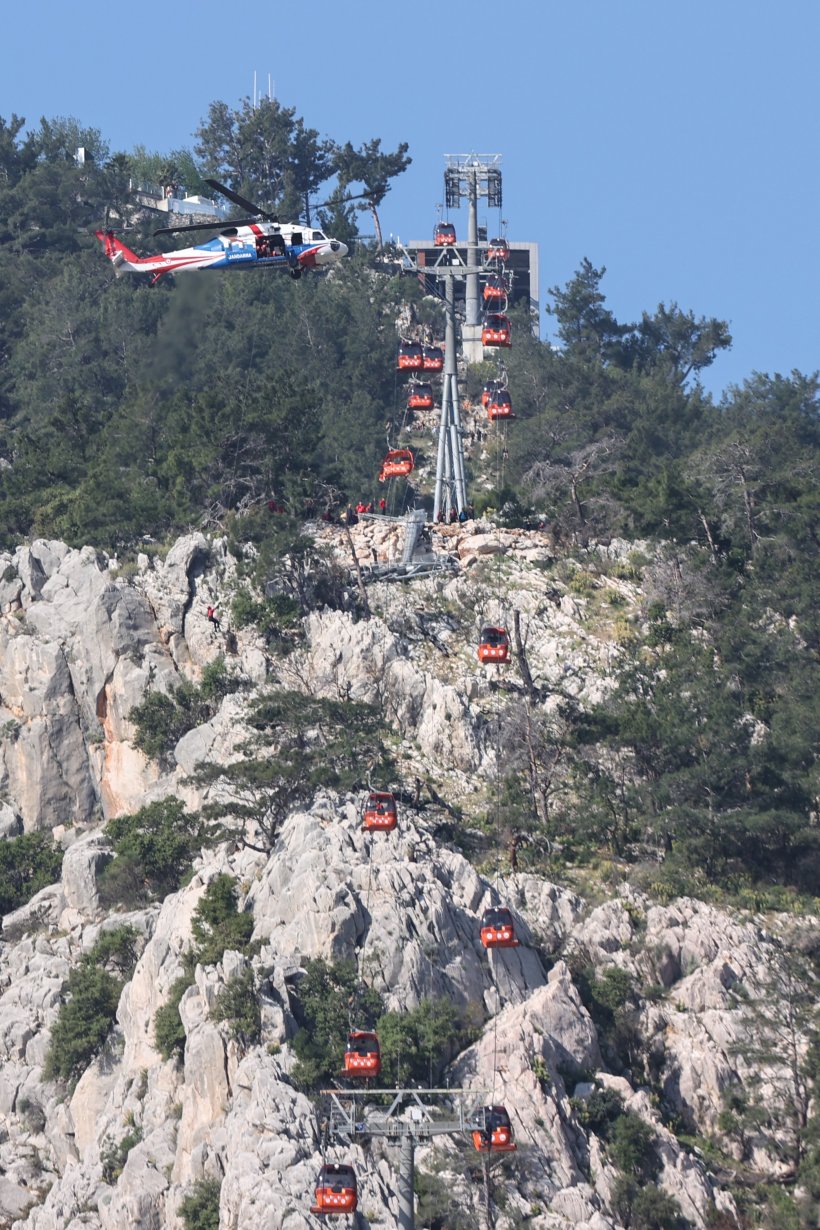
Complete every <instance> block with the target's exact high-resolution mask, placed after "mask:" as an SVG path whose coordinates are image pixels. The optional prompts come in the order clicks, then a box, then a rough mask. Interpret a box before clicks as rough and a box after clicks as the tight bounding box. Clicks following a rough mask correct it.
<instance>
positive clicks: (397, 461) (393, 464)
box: [379, 448, 416, 483]
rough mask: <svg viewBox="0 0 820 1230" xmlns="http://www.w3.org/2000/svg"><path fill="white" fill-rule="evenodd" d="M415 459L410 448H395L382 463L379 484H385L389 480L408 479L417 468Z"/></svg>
mask: <svg viewBox="0 0 820 1230" xmlns="http://www.w3.org/2000/svg"><path fill="white" fill-rule="evenodd" d="M415 464H416V463H415V459H414V457H413V454H412V453H411V452H410V449H409V448H393V449H391V450H390V452H389V453H388V454H387V456H386V457H385V459H384V461H383V462H382V468H381V470H380V471H379V482H380V483H383V482H384V481H385V479H387V478H406V477H407V475H408V474H410V473H412V470H413V467H414V466H415Z"/></svg>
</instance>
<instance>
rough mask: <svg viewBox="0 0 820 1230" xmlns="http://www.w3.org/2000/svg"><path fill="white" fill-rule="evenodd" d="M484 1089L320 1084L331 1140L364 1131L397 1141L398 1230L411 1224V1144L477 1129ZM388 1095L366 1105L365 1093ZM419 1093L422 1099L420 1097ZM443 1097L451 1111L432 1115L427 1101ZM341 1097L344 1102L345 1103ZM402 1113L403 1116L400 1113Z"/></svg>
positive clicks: (350, 1138) (360, 1136) (481, 1123)
mask: <svg viewBox="0 0 820 1230" xmlns="http://www.w3.org/2000/svg"><path fill="white" fill-rule="evenodd" d="M489 1092H490V1091H489V1090H488V1089H377V1090H374V1091H372V1092H370V1091H365V1090H350V1091H344V1092H342V1091H341V1090H338V1089H323V1090H322V1096H323V1097H327V1098H329V1099H330V1114H329V1118H328V1122H327V1131H328V1136H329V1137H330V1138H331V1139H332V1140H346V1141H348V1142H349V1143H351V1144H353V1143H355V1142H356V1141H357V1140H362V1139H364V1138H365V1137H374V1136H375V1137H380V1138H381V1139H383V1140H386V1141H387V1143H388V1144H393V1145H398V1147H399V1182H398V1201H399V1220H398V1227H399V1230H414V1228H415V1224H416V1223H415V1211H414V1207H413V1179H414V1169H415V1150H416V1145H417V1144H427V1143H429V1142H430V1141H431V1140H432V1139H433V1137H434V1136H457V1135H469V1134H470V1133H472V1132H475V1131H481V1130H483V1127H484V1121H483V1119H482V1118H481V1116H480V1114H479V1109H478V1108H479V1105H480V1098H481V1096H483V1095H486V1094H488V1093H489ZM376 1094H378V1096H379V1097H382V1096H384V1095H392V1098H393V1100H392V1102H391V1103H390V1104H389V1106H388V1107H386V1108H382V1107H372V1106H371V1107H368V1106H366V1105H365V1102H366V1101H367V1099H370V1101H371V1102H372V1100H373V1098H374V1096H375V1095H376ZM422 1099H426V1100H425V1101H423V1100H422ZM430 1100H432V1101H437V1102H439V1103H440V1102H443V1101H445V1100H446V1101H448V1102H450V1103H451V1104H452V1114H451V1117H450V1118H447V1119H444V1118H442V1119H437V1118H435V1117H434V1114H433V1111H434V1109H435V1108H434V1107H433V1106H430V1105H429V1104H428V1102H429V1101H430ZM346 1103H347V1105H346ZM400 1115H402V1116H403V1117H400Z"/></svg>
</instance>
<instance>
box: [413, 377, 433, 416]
mask: <svg viewBox="0 0 820 1230" xmlns="http://www.w3.org/2000/svg"><path fill="white" fill-rule="evenodd" d="M432 406H433V386H432V384H422V383H421V381H419V380H416V381H414V383H413V384H411V385H410V388H409V390H408V393H407V409H408V410H430V409H432Z"/></svg>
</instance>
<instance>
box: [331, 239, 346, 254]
mask: <svg viewBox="0 0 820 1230" xmlns="http://www.w3.org/2000/svg"><path fill="white" fill-rule="evenodd" d="M330 250H331V252H335V253H336V255H337V256H347V244H346V243H340V242H339V240H338V239H333V240H331V243H330Z"/></svg>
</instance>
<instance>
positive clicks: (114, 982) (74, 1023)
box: [44, 927, 137, 1086]
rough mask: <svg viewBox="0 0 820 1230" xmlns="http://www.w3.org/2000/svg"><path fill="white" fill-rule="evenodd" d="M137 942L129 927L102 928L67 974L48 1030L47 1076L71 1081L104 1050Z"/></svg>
mask: <svg viewBox="0 0 820 1230" xmlns="http://www.w3.org/2000/svg"><path fill="white" fill-rule="evenodd" d="M136 942H137V933H136V932H135V931H134V929H133V928H132V927H117V928H115V929H114V930H113V931H106V932H103V933H102V935H101V936H100V938H99V939H98V940H97V942H96V944H95V945H94V947H93V948H92V949H91V951H90V952H89V953H88V954H87V955H85V956H84V957H83V958H82V959H81V961H80V963H79V965H78V966H77V967H76V968H75V969H73V970H72V971H71V973H70V974H69V976H68V981H67V983H66V985H65V987H64V990H63V994H64V995H66V996H67V999H65V1000H64V1002H63V1004H62V1005H61V1007H60V1011H59V1014H58V1016H57V1020H56V1021H55V1022H54V1025H53V1027H52V1030H51V1040H50V1043H49V1049H48V1053H47V1055H46V1062H45V1067H44V1074H45V1077H46V1080H62V1081H65V1082H66V1083H67V1084H69V1085H71V1086H73V1085H74V1084H76V1082H77V1081H78V1080H79V1078H80V1076H82V1074H83V1072H84V1071H85V1069H86V1068H87V1067H88V1065H89V1064H90V1063H91V1061H92V1060H93V1059H95V1058H96V1056H97V1055H99V1054H100V1052H101V1051H102V1050H103V1048H104V1046H105V1044H106V1042H107V1040H108V1036H109V1034H110V1032H111V1027H112V1026H113V1024H114V1021H115V1019H116V1014H117V1005H118V1004H119V1000H120V994H121V992H122V988H123V986H124V985H125V982H126V981H127V979H128V978H129V977H130V976H131V972H132V970H133V968H134V964H135V961H136ZM108 967H112V968H113V969H114V971H115V973H112V972H111V969H110V968H108ZM118 975H119V976H118Z"/></svg>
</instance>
